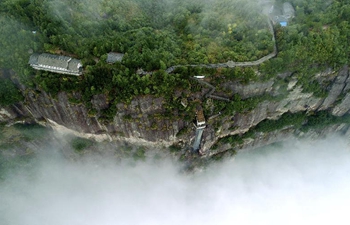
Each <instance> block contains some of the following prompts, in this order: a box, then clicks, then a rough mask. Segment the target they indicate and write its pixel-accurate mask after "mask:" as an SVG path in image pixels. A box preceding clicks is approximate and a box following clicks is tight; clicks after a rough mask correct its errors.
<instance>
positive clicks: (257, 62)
mask: <svg viewBox="0 0 350 225" xmlns="http://www.w3.org/2000/svg"><path fill="white" fill-rule="evenodd" d="M267 23H268V25H269V30H270V32H271V34H272V42H273V51H272V52H271V53H270V54H268V55H266V56H264V57H262V58H260V59H258V60H255V61H248V62H234V61H228V62H226V63H216V64H197V65H195V64H188V65H175V66H171V67H169V68H167V69H166V70H165V72H167V73H172V72H174V70H175V69H176V68H178V67H183V66H185V67H204V68H233V67H237V66H239V67H246V66H257V65H260V64H261V63H263V62H265V61H267V60H269V59H272V58H273V57H275V56H276V55H277V53H278V51H277V43H276V37H275V31H274V29H273V25H272V21H271V20H269V19H268V20H267Z"/></svg>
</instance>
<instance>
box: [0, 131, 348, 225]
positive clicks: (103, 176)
mask: <svg viewBox="0 0 350 225" xmlns="http://www.w3.org/2000/svg"><path fill="white" fill-rule="evenodd" d="M349 150H350V148H349V146H348V142H347V140H345V139H341V138H338V137H330V138H327V139H326V140H319V141H298V142H295V141H294V142H287V143H284V144H281V145H278V146H274V147H268V148H264V149H260V150H259V151H248V152H242V153H239V154H238V155H237V157H236V158H235V159H234V160H229V161H226V162H222V163H219V164H216V165H212V166H211V167H209V168H207V169H206V170H205V171H202V172H199V173H196V174H183V173H180V172H179V171H180V167H181V165H179V164H177V163H174V162H172V161H171V160H163V161H154V160H148V161H146V162H140V163H136V164H134V163H130V162H123V163H118V164H116V163H114V162H113V159H100V160H88V159H87V160H84V162H71V161H68V160H65V159H63V158H61V157H58V156H57V154H51V155H50V154H49V156H43V157H41V158H40V159H38V160H36V162H35V166H33V167H31V169H26V170H19V171H13V173H11V174H8V175H7V178H6V179H5V180H4V181H3V182H1V183H0V199H1V204H0V221H2V222H1V224H3V225H7V224H8V225H10V224H11V225H23V224H27V225H46V224H50V225H56V224H57V225H63V224H65V225H67V224H84V225H95V224H96V225H97V224H99V225H102V224H103V225H104V224H106V225H108V224H143V225H144V224H152V225H154V224H201V225H206V224H235V223H239V224H330V223H331V224H348V222H349V220H350V219H348V217H347V207H348V205H349V204H350V181H349V179H348V177H349V172H350V151H349Z"/></svg>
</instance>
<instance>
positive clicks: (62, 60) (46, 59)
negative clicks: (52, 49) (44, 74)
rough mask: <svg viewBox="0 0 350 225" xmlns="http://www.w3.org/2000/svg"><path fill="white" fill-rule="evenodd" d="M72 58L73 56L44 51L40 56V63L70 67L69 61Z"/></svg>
mask: <svg viewBox="0 0 350 225" xmlns="http://www.w3.org/2000/svg"><path fill="white" fill-rule="evenodd" d="M71 59H72V58H71V57H67V56H61V55H51V54H47V53H43V54H41V55H39V57H38V64H39V65H47V66H54V67H59V68H64V69H68V63H69V61H70V60H71ZM73 70H74V69H73Z"/></svg>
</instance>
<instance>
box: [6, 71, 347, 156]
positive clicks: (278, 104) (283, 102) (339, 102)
mask: <svg viewBox="0 0 350 225" xmlns="http://www.w3.org/2000/svg"><path fill="white" fill-rule="evenodd" d="M280 78H281V79H285V80H287V81H288V82H287V83H286V84H285V85H284V87H282V86H283V85H279V84H278V83H277V82H276V81H275V80H269V81H266V82H263V83H251V84H248V85H242V84H235V83H226V84H223V87H224V88H226V89H228V90H231V93H233V94H239V95H240V96H241V97H242V99H246V98H250V97H254V96H259V95H263V94H270V95H271V96H275V97H276V98H272V99H267V100H262V101H261V102H260V103H258V104H257V106H256V107H255V108H254V109H252V110H250V111H246V112H243V113H236V112H232V113H230V114H229V115H228V116H212V117H213V119H211V120H209V121H208V125H207V128H206V129H205V131H204V134H203V139H202V149H203V151H206V152H210V154H214V153H215V152H217V151H212V150H210V148H211V147H212V145H213V144H215V143H216V142H217V141H218V140H219V139H220V138H223V137H226V136H230V135H237V134H244V133H245V132H247V131H249V129H251V128H252V127H254V126H256V125H257V124H259V123H260V122H261V121H263V120H266V119H278V118H279V117H280V116H281V115H283V114H284V113H287V112H290V113H297V112H305V113H314V112H318V111H325V110H326V111H327V112H330V113H332V115H334V116H343V115H346V114H347V113H348V112H349V110H350V93H348V91H349V90H350V78H349V68H348V67H347V66H344V67H343V68H342V69H341V70H339V72H334V71H331V70H327V71H325V72H324V73H320V74H317V75H316V76H315V79H316V80H318V81H319V83H320V84H323V83H326V84H327V85H325V86H324V88H325V90H327V96H326V97H317V96H315V95H314V94H313V93H305V92H304V91H303V87H302V86H301V85H300V84H299V83H298V79H297V78H296V77H293V75H292V74H290V73H286V74H281V75H280ZM23 93H25V101H24V102H22V103H19V104H16V105H11V106H8V107H2V108H1V107H0V122H8V123H11V122H15V121H18V120H34V121H36V122H40V123H42V124H45V125H48V126H52V127H55V128H57V129H58V127H61V128H62V127H64V128H65V129H68V130H71V131H72V132H73V131H74V132H76V133H77V134H80V135H81V136H84V135H85V137H90V138H95V139H97V140H104V139H106V140H125V141H129V142H142V143H148V144H153V145H159V144H163V145H165V146H168V145H171V144H174V143H178V142H183V143H185V144H187V145H188V146H190V145H191V142H192V141H193V138H194V132H195V129H194V128H193V126H192V123H191V122H186V121H184V120H183V119H181V118H180V117H177V116H176V114H177V112H174V114H175V116H173V117H172V119H169V118H167V117H166V116H164V115H163V114H164V112H165V109H164V108H165V107H164V101H163V99H162V98H155V97H152V96H143V97H137V98H135V99H134V100H132V101H131V103H130V104H128V105H127V104H118V105H117V106H116V107H117V109H116V114H115V116H114V118H113V120H112V121H110V122H108V123H105V122H102V120H101V119H100V118H99V111H100V110H103V109H106V108H108V101H107V99H106V97H105V96H104V95H102V94H101V95H96V96H94V97H93V99H92V101H91V103H92V105H93V107H94V108H95V109H97V113H95V114H92V113H89V111H88V109H87V108H86V106H85V105H83V104H77V103H73V102H71V101H70V97H72V96H68V95H67V94H66V93H64V92H61V93H59V94H58V95H57V96H56V97H55V98H54V97H52V96H50V94H48V93H45V92H43V91H40V90H30V89H24V88H23ZM70 95H73V97H74V98H76V99H79V97H80V94H79V93H71V94H70ZM279 96H282V97H279ZM206 117H209V115H206ZM214 117H215V118H214ZM174 118H175V119H174ZM339 126H340V125H339ZM339 126H338V127H335V128H334V127H333V128H332V129H331V130H334V131H336V130H340V129H343V130H344V129H346V127H344V126H343V127H341V128H340V127H339ZM183 130H186V132H180V133H181V134H180V133H179V131H183ZM293 132H294V131H292V130H290V129H289V128H285V129H284V130H283V132H282V131H279V132H275V133H274V132H271V133H270V134H261V135H260V136H259V137H258V138H255V139H252V140H250V141H249V140H248V141H246V143H245V144H244V145H243V146H244V147H252V146H259V145H263V144H264V143H265V144H267V143H271V142H274V141H278V140H282V139H285V138H289V137H291V136H292V133H293ZM227 148H230V147H229V146H227ZM224 149H225V148H223V149H222V151H223V150H224Z"/></svg>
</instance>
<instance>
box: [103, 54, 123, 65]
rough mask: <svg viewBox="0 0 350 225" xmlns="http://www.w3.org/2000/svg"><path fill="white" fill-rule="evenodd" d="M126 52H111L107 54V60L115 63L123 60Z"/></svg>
mask: <svg viewBox="0 0 350 225" xmlns="http://www.w3.org/2000/svg"><path fill="white" fill-rule="evenodd" d="M123 57H124V54H122V53H117V52H110V53H108V54H107V62H108V63H115V62H121V61H122V60H123Z"/></svg>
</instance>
